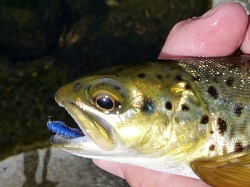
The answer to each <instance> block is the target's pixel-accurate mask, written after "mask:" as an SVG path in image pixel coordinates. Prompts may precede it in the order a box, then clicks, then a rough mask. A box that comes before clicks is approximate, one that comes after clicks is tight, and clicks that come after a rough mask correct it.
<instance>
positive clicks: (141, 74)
mask: <svg viewBox="0 0 250 187" xmlns="http://www.w3.org/2000/svg"><path fill="white" fill-rule="evenodd" d="M137 77H139V78H145V77H146V75H145V73H139V74H138V75H137Z"/></svg>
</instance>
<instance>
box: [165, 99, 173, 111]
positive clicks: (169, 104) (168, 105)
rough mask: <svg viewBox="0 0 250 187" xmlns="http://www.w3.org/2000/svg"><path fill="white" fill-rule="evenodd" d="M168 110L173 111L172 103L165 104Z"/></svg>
mask: <svg viewBox="0 0 250 187" xmlns="http://www.w3.org/2000/svg"><path fill="white" fill-rule="evenodd" d="M165 107H166V109H168V110H171V109H172V103H171V102H170V101H167V102H166V104H165Z"/></svg>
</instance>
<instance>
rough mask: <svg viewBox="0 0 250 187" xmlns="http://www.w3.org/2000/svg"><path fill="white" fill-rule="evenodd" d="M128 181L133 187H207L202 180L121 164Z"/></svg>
mask: <svg viewBox="0 0 250 187" xmlns="http://www.w3.org/2000/svg"><path fill="white" fill-rule="evenodd" d="M119 165H120V168H121V169H122V171H123V174H124V177H125V179H126V181H127V182H128V183H129V184H130V185H131V186H145V187H147V186H148V187H150V186H157V187H172V186H175V187H183V186H185V187H193V186H196V187H201V186H202V187H205V186H206V187H207V186H208V185H206V184H205V183H204V182H202V181H201V180H197V179H193V178H188V177H182V176H177V175H170V174H167V173H163V172H158V171H153V170H149V169H145V168H141V167H137V166H131V165H127V164H119Z"/></svg>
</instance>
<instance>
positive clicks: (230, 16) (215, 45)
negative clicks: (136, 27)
mask: <svg viewBox="0 0 250 187" xmlns="http://www.w3.org/2000/svg"><path fill="white" fill-rule="evenodd" d="M248 27H249V26H248V16H247V14H246V12H245V10H244V8H243V7H242V6H241V5H240V4H238V3H228V4H223V5H221V6H218V7H216V8H214V9H211V10H210V11H208V12H207V13H205V14H204V15H203V16H201V17H198V18H192V19H188V20H184V21H181V22H179V23H177V24H176V25H175V26H174V28H173V29H172V31H171V32H170V34H169V36H168V38H167V40H166V43H165V44H164V46H163V48H162V51H161V53H160V55H159V58H160V59H166V58H171V57H187V56H210V57H211V56H227V55H231V54H232V53H234V52H235V50H237V49H238V48H240V50H241V51H242V52H243V53H246V54H249V53H250V29H249V28H248ZM94 163H95V164H96V165H97V166H99V167H100V168H102V169H104V170H106V171H108V172H110V173H113V174H115V175H117V176H119V177H122V178H124V179H126V180H127V182H128V183H129V184H130V186H132V187H138V186H144V187H151V186H154V187H163V186H164V187H168V186H171V187H178V186H180V187H182V186H185V187H189V186H190V187H191V186H192V187H193V186H195V187H201V186H204V187H205V186H208V185H206V184H205V183H204V182H202V181H201V180H197V179H193V178H188V177H182V176H177V175H170V174H167V173H162V172H157V171H152V170H149V169H145V168H141V167H137V166H131V165H127V164H120V163H114V162H107V161H102V160H94Z"/></svg>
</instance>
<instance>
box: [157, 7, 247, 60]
mask: <svg viewBox="0 0 250 187" xmlns="http://www.w3.org/2000/svg"><path fill="white" fill-rule="evenodd" d="M247 25H248V16H247V14H246V11H245V9H244V8H243V7H242V6H241V5H240V4H239V3H227V4H222V5H220V6H218V7H215V8H213V9H211V10H210V11H208V12H207V13H205V14H204V15H203V16H201V17H199V18H192V19H188V20H184V21H181V22H179V23H177V24H176V25H175V26H174V28H173V29H172V30H171V31H170V34H169V36H168V38H167V40H166V42H165V45H164V46H163V49H162V51H161V54H160V56H159V58H161V59H164V58H168V57H171V56H172V57H173V56H175V57H178V56H226V55H230V54H232V53H233V52H234V51H235V50H236V49H237V48H238V47H239V46H240V44H241V42H242V40H243V38H244V36H245V33H246V29H247Z"/></svg>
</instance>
